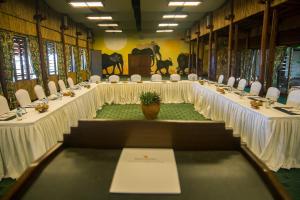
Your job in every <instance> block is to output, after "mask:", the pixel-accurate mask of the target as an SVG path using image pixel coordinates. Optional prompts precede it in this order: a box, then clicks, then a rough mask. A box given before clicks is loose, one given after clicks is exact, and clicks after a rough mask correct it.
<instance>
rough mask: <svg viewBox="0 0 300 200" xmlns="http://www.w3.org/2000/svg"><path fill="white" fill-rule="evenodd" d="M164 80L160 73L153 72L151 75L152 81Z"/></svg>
mask: <svg viewBox="0 0 300 200" xmlns="http://www.w3.org/2000/svg"><path fill="white" fill-rule="evenodd" d="M161 80H162V76H161V75H160V74H153V75H152V76H151V81H161Z"/></svg>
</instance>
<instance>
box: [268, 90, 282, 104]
mask: <svg viewBox="0 0 300 200" xmlns="http://www.w3.org/2000/svg"><path fill="white" fill-rule="evenodd" d="M279 95H280V91H279V90H278V89H277V88H276V87H269V89H268V91H267V94H266V98H269V99H271V100H273V101H277V100H278V98H279Z"/></svg>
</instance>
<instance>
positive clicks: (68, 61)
mask: <svg viewBox="0 0 300 200" xmlns="http://www.w3.org/2000/svg"><path fill="white" fill-rule="evenodd" d="M66 61H67V64H66V66H67V72H69V71H70V66H71V52H70V45H68V44H66Z"/></svg>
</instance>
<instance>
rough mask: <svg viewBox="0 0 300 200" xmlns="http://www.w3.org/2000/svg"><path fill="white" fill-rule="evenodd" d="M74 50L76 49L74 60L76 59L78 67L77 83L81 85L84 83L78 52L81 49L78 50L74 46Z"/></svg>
mask: <svg viewBox="0 0 300 200" xmlns="http://www.w3.org/2000/svg"><path fill="white" fill-rule="evenodd" d="M73 48H74V58H75V65H76V79H77V83H80V82H82V77H81V59H80V52H78V51H79V48H77V47H76V46H74V47H73Z"/></svg>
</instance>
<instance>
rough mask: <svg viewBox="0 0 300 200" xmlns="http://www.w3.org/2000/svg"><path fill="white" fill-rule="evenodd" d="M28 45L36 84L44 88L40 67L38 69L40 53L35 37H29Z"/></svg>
mask: <svg viewBox="0 0 300 200" xmlns="http://www.w3.org/2000/svg"><path fill="white" fill-rule="evenodd" d="M28 43H29V50H30V57H31V63H32V67H33V69H34V73H35V75H36V77H37V84H39V85H41V86H42V87H44V85H43V77H42V73H41V67H40V66H41V61H40V51H39V44H38V39H37V37H33V36H29V37H28Z"/></svg>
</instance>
